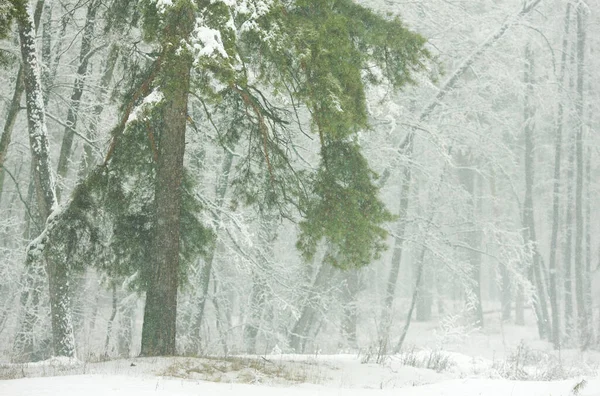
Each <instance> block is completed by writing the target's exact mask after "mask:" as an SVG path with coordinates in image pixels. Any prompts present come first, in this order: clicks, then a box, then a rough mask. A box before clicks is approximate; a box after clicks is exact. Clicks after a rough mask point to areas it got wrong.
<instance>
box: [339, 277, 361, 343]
mask: <svg viewBox="0 0 600 396" xmlns="http://www.w3.org/2000/svg"><path fill="white" fill-rule="evenodd" d="M343 275H344V284H343V286H342V298H343V301H344V308H343V312H342V326H341V332H342V338H343V339H344V340H345V342H346V345H347V346H348V347H350V348H352V349H356V348H358V344H357V326H358V307H357V306H356V304H357V294H358V293H359V291H360V290H361V283H362V282H361V272H360V270H358V269H348V270H346V271H344V273H343Z"/></svg>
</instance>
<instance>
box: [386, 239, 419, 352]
mask: <svg viewBox="0 0 600 396" xmlns="http://www.w3.org/2000/svg"><path fill="white" fill-rule="evenodd" d="M425 251H426V248H425V246H423V248H422V249H421V254H420V255H419V261H418V262H417V275H416V277H415V288H414V290H413V295H412V299H411V302H410V308H409V309H408V313H407V314H406V322H405V323H404V328H403V329H402V333H401V334H400V339H399V340H398V343H397V344H396V347H395V348H394V353H399V352H400V351H401V350H402V345H404V340H405V339H406V335H407V334H408V328H409V327H410V322H411V320H412V316H413V311H414V309H415V305H416V303H417V300H418V298H419V291H420V289H421V279H422V278H423V270H424V268H425Z"/></svg>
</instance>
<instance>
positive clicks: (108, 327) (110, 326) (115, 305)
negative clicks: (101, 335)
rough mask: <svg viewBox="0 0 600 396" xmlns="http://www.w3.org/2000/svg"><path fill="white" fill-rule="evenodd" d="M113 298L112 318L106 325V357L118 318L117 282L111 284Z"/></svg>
mask: <svg viewBox="0 0 600 396" xmlns="http://www.w3.org/2000/svg"><path fill="white" fill-rule="evenodd" d="M111 283H112V284H111V287H110V290H111V296H112V311H111V314H110V318H108V323H107V325H106V339H105V340H104V356H108V347H109V345H110V338H111V336H112V330H113V325H114V323H115V317H116V316H117V308H118V301H119V300H118V296H117V283H116V282H115V281H112V282H111Z"/></svg>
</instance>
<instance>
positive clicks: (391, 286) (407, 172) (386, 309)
mask: <svg viewBox="0 0 600 396" xmlns="http://www.w3.org/2000/svg"><path fill="white" fill-rule="evenodd" d="M412 147H413V144H412V142H410V143H409V146H408V147H407V157H408V158H409V159H410V157H411V156H412ZM403 174H404V178H403V180H402V189H401V190H400V210H399V217H400V219H399V220H398V228H397V230H396V235H395V236H394V250H393V254H392V262H391V267H390V275H389V277H388V281H387V284H386V289H385V298H384V301H383V308H382V312H381V324H380V328H379V344H380V347H382V348H383V350H382V351H380V352H382V354H385V353H386V351H387V346H388V342H389V337H390V330H391V327H392V307H393V305H394V298H395V296H396V284H397V283H398V274H399V273H400V264H401V262H402V253H403V249H404V246H403V245H404V234H405V232H406V217H407V215H408V202H409V196H410V184H411V182H412V170H411V164H410V162H407V163H406V164H405V166H404V170H403Z"/></svg>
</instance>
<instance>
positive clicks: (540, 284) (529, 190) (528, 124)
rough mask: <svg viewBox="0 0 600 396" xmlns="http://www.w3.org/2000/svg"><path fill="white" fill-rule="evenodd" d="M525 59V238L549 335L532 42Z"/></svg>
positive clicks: (544, 332) (542, 330)
mask: <svg viewBox="0 0 600 396" xmlns="http://www.w3.org/2000/svg"><path fill="white" fill-rule="evenodd" d="M525 61H526V66H525V78H524V81H525V84H526V94H525V106H524V122H525V127H524V132H525V200H524V202H523V226H524V236H523V237H524V238H523V239H524V240H525V241H526V242H527V243H529V244H530V246H531V249H532V250H531V253H532V263H531V267H530V269H529V279H530V281H532V283H533V284H534V285H535V286H536V296H535V298H534V301H533V303H534V309H535V312H536V316H537V323H538V332H539V335H540V338H546V337H547V336H549V335H550V328H549V314H548V306H547V303H546V289H545V287H544V278H543V275H542V271H541V266H542V263H541V262H540V256H539V251H538V247H537V238H536V232H535V218H534V213H535V212H534V209H533V183H534V159H535V158H534V129H535V128H534V122H535V121H534V118H535V108H534V106H533V104H532V103H531V101H532V100H533V85H534V77H533V74H534V56H533V52H532V51H531V47H530V45H529V44H527V46H526V49H525Z"/></svg>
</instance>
